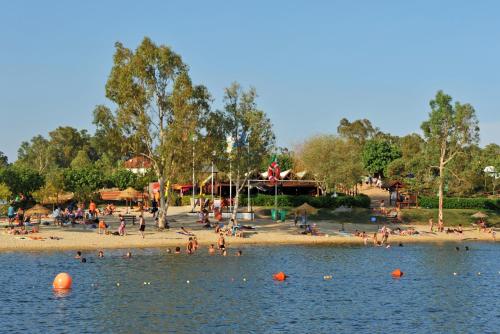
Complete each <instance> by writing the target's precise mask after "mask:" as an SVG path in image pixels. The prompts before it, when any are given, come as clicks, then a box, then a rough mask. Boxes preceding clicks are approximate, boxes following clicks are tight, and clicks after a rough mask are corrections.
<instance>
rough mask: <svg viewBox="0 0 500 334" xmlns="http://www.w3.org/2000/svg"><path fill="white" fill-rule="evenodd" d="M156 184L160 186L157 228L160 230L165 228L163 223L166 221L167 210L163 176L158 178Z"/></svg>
mask: <svg viewBox="0 0 500 334" xmlns="http://www.w3.org/2000/svg"><path fill="white" fill-rule="evenodd" d="M158 183H159V184H160V208H159V212H158V227H159V228H160V229H162V228H165V223H166V220H167V210H166V206H165V177H164V176H163V175H162V176H160V177H158Z"/></svg>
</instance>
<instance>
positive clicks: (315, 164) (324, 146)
mask: <svg viewBox="0 0 500 334" xmlns="http://www.w3.org/2000/svg"><path fill="white" fill-rule="evenodd" d="M357 148H358V145H357V144H356V143H354V142H352V141H348V140H346V139H343V138H339V137H336V136H333V135H319V136H314V137H311V138H309V139H307V140H306V141H305V143H304V144H303V145H302V147H301V150H300V152H299V154H298V156H299V158H300V160H301V164H302V165H303V166H304V168H305V169H306V170H307V171H308V172H310V173H311V174H313V175H314V176H315V178H316V180H318V181H320V182H321V185H322V188H323V190H324V191H326V192H328V191H333V190H334V189H335V186H337V185H343V186H346V187H352V186H354V185H355V184H357V183H358V182H359V180H360V179H361V176H362V174H363V166H362V165H361V159H360V157H359V150H358V149H357Z"/></svg>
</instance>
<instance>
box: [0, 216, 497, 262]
mask: <svg viewBox="0 0 500 334" xmlns="http://www.w3.org/2000/svg"><path fill="white" fill-rule="evenodd" d="M185 211H186V208H178V209H176V210H173V212H172V216H170V219H171V228H170V229H169V230H165V231H157V230H156V228H155V227H154V225H153V221H152V218H151V217H150V216H151V215H149V214H147V217H146V222H147V228H146V235H145V238H144V239H143V238H142V237H141V236H140V234H139V227H138V225H137V224H136V225H132V224H127V235H126V236H115V235H104V234H98V233H97V230H96V229H92V228H90V227H85V226H80V225H77V226H75V227H59V226H53V225H50V226H42V228H41V229H40V233H35V234H28V235H10V234H7V233H6V230H7V229H6V228H3V227H2V230H3V231H2V233H0V251H4V252H5V251H51V250H99V249H111V248H114V249H118V248H122V249H129V248H130V249H131V248H156V247H170V248H172V247H176V246H180V247H181V249H184V248H185V245H186V242H187V240H188V238H189V236H187V235H183V234H180V233H179V232H180V227H181V226H183V227H184V228H186V229H188V230H189V231H191V232H193V233H194V234H195V235H196V237H197V239H198V241H199V243H200V245H201V246H202V247H206V246H208V245H210V244H216V242H217V237H218V235H217V234H216V233H214V231H213V230H212V229H209V230H207V229H204V228H203V227H202V225H201V224H199V223H196V221H195V220H196V217H193V216H190V215H188V214H187V213H186V212H185ZM106 221H107V223H108V224H110V231H112V232H113V231H116V230H117V227H118V220H117V217H116V216H113V217H106ZM242 223H243V224H247V225H252V226H254V227H255V229H254V230H249V231H246V232H245V237H244V238H237V237H231V236H229V237H228V236H226V243H227V246H228V247H229V248H230V249H231V248H235V247H238V246H239V245H280V244H303V245H311V244H323V245H342V244H346V245H347V244H350V245H363V239H362V238H361V237H355V236H353V235H352V232H354V231H355V230H359V231H366V233H367V234H368V235H369V236H372V235H373V233H374V232H375V231H377V229H378V227H379V226H378V225H376V224H373V225H372V224H345V231H343V232H341V231H340V229H341V225H340V224H339V223H335V222H332V221H315V222H312V223H314V224H317V227H319V229H320V231H321V232H322V233H324V234H325V235H322V236H311V235H302V234H300V231H301V229H299V228H298V227H296V226H294V223H293V221H290V220H288V221H286V222H280V223H277V222H273V221H271V220H270V219H256V220H255V221H253V222H242ZM4 225H5V224H4ZM410 226H413V227H414V228H415V230H417V231H419V234H417V235H412V236H400V235H390V237H389V244H391V245H393V246H395V245H397V244H399V243H403V244H405V243H432V242H434V243H435V242H465V241H489V242H494V240H493V237H492V235H491V234H490V233H484V232H479V231H477V229H473V228H472V227H465V228H464V233H462V234H459V233H450V234H447V233H437V232H433V233H430V232H428V230H429V228H428V226H427V225H418V224H416V225H401V226H400V227H401V228H402V229H406V228H408V227H410ZM390 227H391V228H396V227H397V226H395V225H392V226H390ZM51 237H52V238H51ZM380 238H381V235H380V234H379V240H380ZM497 240H498V238H497ZM368 245H370V246H371V245H373V242H372V239H371V238H370V239H368Z"/></svg>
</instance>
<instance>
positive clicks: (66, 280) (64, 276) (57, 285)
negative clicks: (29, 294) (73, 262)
mask: <svg viewBox="0 0 500 334" xmlns="http://www.w3.org/2000/svg"><path fill="white" fill-rule="evenodd" d="M72 283H73V279H72V278H71V276H70V275H69V274H68V273H60V274H57V276H56V278H54V282H52V286H53V287H54V289H61V290H67V289H71V284H72Z"/></svg>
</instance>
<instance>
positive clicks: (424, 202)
mask: <svg viewBox="0 0 500 334" xmlns="http://www.w3.org/2000/svg"><path fill="white" fill-rule="evenodd" d="M418 204H419V206H421V207H422V208H429V209H433V208H438V205H439V198H438V197H429V196H420V197H419V198H418ZM443 208H444V209H489V210H497V211H498V210H500V200H499V199H489V198H460V197H445V198H443Z"/></svg>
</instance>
